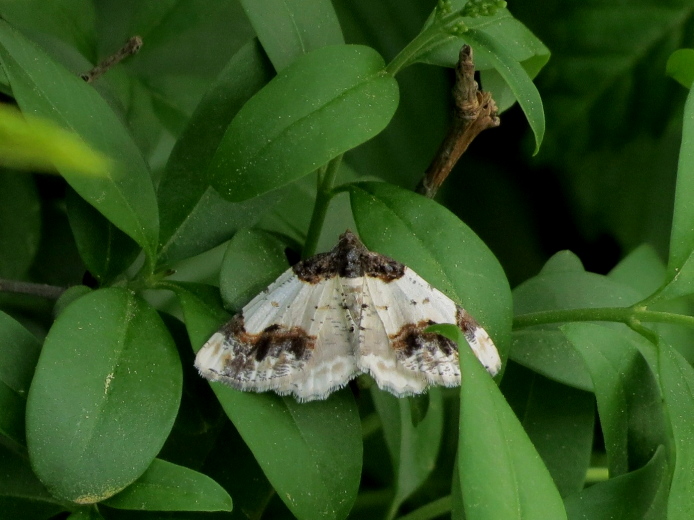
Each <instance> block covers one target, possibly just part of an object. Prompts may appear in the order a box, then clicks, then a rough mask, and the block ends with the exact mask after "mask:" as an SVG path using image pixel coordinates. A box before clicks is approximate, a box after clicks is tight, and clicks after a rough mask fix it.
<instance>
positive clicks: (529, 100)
mask: <svg viewBox="0 0 694 520" xmlns="http://www.w3.org/2000/svg"><path fill="white" fill-rule="evenodd" d="M465 39H466V40H468V42H469V43H470V45H471V46H472V48H473V50H475V51H477V56H479V55H480V54H482V53H485V54H487V57H488V59H489V60H490V61H491V62H492V63H493V64H494V69H495V70H496V71H497V72H498V73H499V75H500V76H501V77H502V78H504V80H505V81H506V83H507V84H508V86H509V88H510V89H511V92H513V95H514V96H515V97H516V99H517V100H518V104H519V105H520V106H521V108H522V109H523V112H524V113H525V117H526V118H527V119H528V123H529V124H530V128H531V129H532V131H533V134H534V135H535V154H537V153H538V152H539V151H540V145H541V144H542V139H543V138H544V135H545V113H544V109H543V107H542V98H540V93H539V92H538V90H537V87H536V86H535V84H534V83H533V82H532V79H531V78H530V76H529V75H528V73H527V72H526V70H525V69H524V68H523V67H522V66H521V65H520V64H519V63H518V62H517V61H515V60H514V58H513V55H512V54H511V53H510V51H508V50H507V48H506V47H502V46H501V45H499V43H498V42H497V41H495V40H494V39H493V38H492V37H490V36H489V35H488V34H486V33H484V32H482V31H476V30H474V29H470V30H469V31H468V32H466V33H465ZM480 51H482V52H480Z"/></svg>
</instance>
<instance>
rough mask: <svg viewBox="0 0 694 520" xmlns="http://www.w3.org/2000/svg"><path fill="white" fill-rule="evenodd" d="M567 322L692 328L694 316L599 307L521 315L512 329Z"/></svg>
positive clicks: (630, 308) (643, 309)
mask: <svg viewBox="0 0 694 520" xmlns="http://www.w3.org/2000/svg"><path fill="white" fill-rule="evenodd" d="M568 321H613V322H619V323H625V324H626V325H629V326H630V327H632V328H634V327H639V326H640V324H641V323H643V322H646V323H669V324H672V325H684V326H685V327H692V328H694V316H685V315H684V314H674V313H671V312H662V311H649V310H647V309H645V308H644V307H640V306H639V307H599V308H594V309H566V310H564V309H562V310H553V311H541V312H531V313H528V314H521V315H520V316H516V317H515V318H514V319H513V328H514V329H520V328H524V327H531V326H533V325H545V324H548V323H562V322H568Z"/></svg>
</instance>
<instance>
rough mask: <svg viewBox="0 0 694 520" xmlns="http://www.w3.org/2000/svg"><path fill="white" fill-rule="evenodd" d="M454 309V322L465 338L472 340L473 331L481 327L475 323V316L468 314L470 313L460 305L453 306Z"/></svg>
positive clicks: (473, 337) (473, 336)
mask: <svg viewBox="0 0 694 520" xmlns="http://www.w3.org/2000/svg"><path fill="white" fill-rule="evenodd" d="M455 309H456V323H457V325H458V327H459V328H460V330H462V331H463V334H465V339H466V340H468V342H469V341H472V340H474V339H475V331H476V330H477V329H479V328H481V326H480V324H479V323H477V321H476V320H475V318H473V317H472V316H470V313H468V312H467V311H466V310H465V309H463V308H462V307H458V306H457V305H456V306H455Z"/></svg>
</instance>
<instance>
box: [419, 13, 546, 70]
mask: <svg viewBox="0 0 694 520" xmlns="http://www.w3.org/2000/svg"><path fill="white" fill-rule="evenodd" d="M451 3H452V4H453V8H454V9H456V8H457V9H460V8H462V7H463V4H464V3H465V2H463V1H462V0H456V1H455V2H451ZM431 20H432V19H430V21H431ZM463 21H464V23H465V26H466V27H467V28H468V29H472V30H474V31H475V32H478V33H484V34H486V35H487V36H489V38H491V39H493V40H494V41H495V42H497V43H498V44H499V45H501V46H503V47H505V48H506V49H507V50H508V52H509V53H510V56H511V57H512V58H513V60H514V61H517V62H518V63H521V64H523V63H524V62H527V64H528V67H529V68H531V69H532V70H533V73H532V74H531V76H532V77H534V76H535V75H536V74H537V72H539V70H540V69H541V68H542V66H543V65H544V64H545V63H547V60H549V49H548V48H547V47H546V46H545V45H544V44H543V43H542V42H541V41H540V40H539V39H538V38H537V37H536V36H535V35H534V34H533V33H532V32H531V31H530V30H529V29H528V28H527V27H526V26H525V25H524V24H523V23H522V22H521V21H520V20H518V19H516V18H514V16H513V15H512V14H511V13H510V12H509V11H508V9H499V10H498V12H496V13H495V14H494V15H492V16H479V17H477V18H463ZM466 36H467V33H463V34H462V35H461V36H457V35H453V34H451V35H450V36H449V37H448V38H447V39H446V40H445V41H443V42H442V43H441V44H439V45H437V46H436V47H434V48H433V49H431V50H428V51H427V52H426V53H424V54H421V55H419V56H418V57H417V61H421V62H424V63H431V64H432V65H439V66H442V67H455V66H456V64H457V63H458V56H459V54H460V48H461V47H462V46H463V45H464V44H465V43H470V42H468V41H467V40H466V39H465V38H466ZM535 62H537V63H535ZM531 63H532V67H531ZM475 68H476V69H477V70H483V71H484V70H489V69H493V68H494V62H493V61H491V60H490V59H489V57H488V56H487V55H485V54H483V55H481V56H475Z"/></svg>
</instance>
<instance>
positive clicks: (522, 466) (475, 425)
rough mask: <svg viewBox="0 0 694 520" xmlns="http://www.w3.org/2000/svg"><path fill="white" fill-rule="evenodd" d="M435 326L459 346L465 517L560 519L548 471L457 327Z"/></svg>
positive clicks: (562, 514)
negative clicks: (465, 346)
mask: <svg viewBox="0 0 694 520" xmlns="http://www.w3.org/2000/svg"><path fill="white" fill-rule="evenodd" d="M435 327H436V328H437V332H439V333H443V334H445V335H447V336H448V337H450V338H451V339H456V340H457V341H458V344H459V345H460V349H459V350H460V368H461V380H462V384H461V388H460V439H459V444H458V470H459V472H460V485H461V488H462V492H463V501H464V505H465V517H466V518H467V520H481V519H490V520H491V519H495V520H496V519H498V520H501V519H504V520H509V519H512V518H518V519H524V520H530V519H534V518H537V519H546V518H552V519H557V520H560V519H562V518H564V519H565V518H566V512H565V510H564V505H563V503H562V500H561V497H560V495H559V491H558V490H557V488H556V487H555V485H554V483H553V482H552V477H551V476H550V474H549V471H547V468H546V467H545V466H544V464H543V463H542V459H541V458H540V456H539V455H538V453H537V451H536V450H535V448H534V447H533V445H532V443H531V442H530V439H528V436H527V435H526V433H525V431H524V430H523V427H522V426H521V424H520V423H519V422H518V419H517V418H516V416H515V414H514V413H513V410H512V409H511V407H510V406H509V405H508V403H507V402H506V400H505V399H504V397H503V395H502V394H501V392H500V391H499V389H498V388H497V386H496V385H495V384H494V381H493V380H492V379H491V378H490V377H489V374H488V373H487V371H486V370H485V369H484V367H483V366H482V365H481V363H480V362H479V360H478V359H477V358H476V357H475V356H474V354H473V353H472V351H470V350H469V349H467V348H464V345H465V340H464V337H463V335H462V333H461V332H460V330H458V328H457V327H453V326H451V325H436V326H435Z"/></svg>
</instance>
